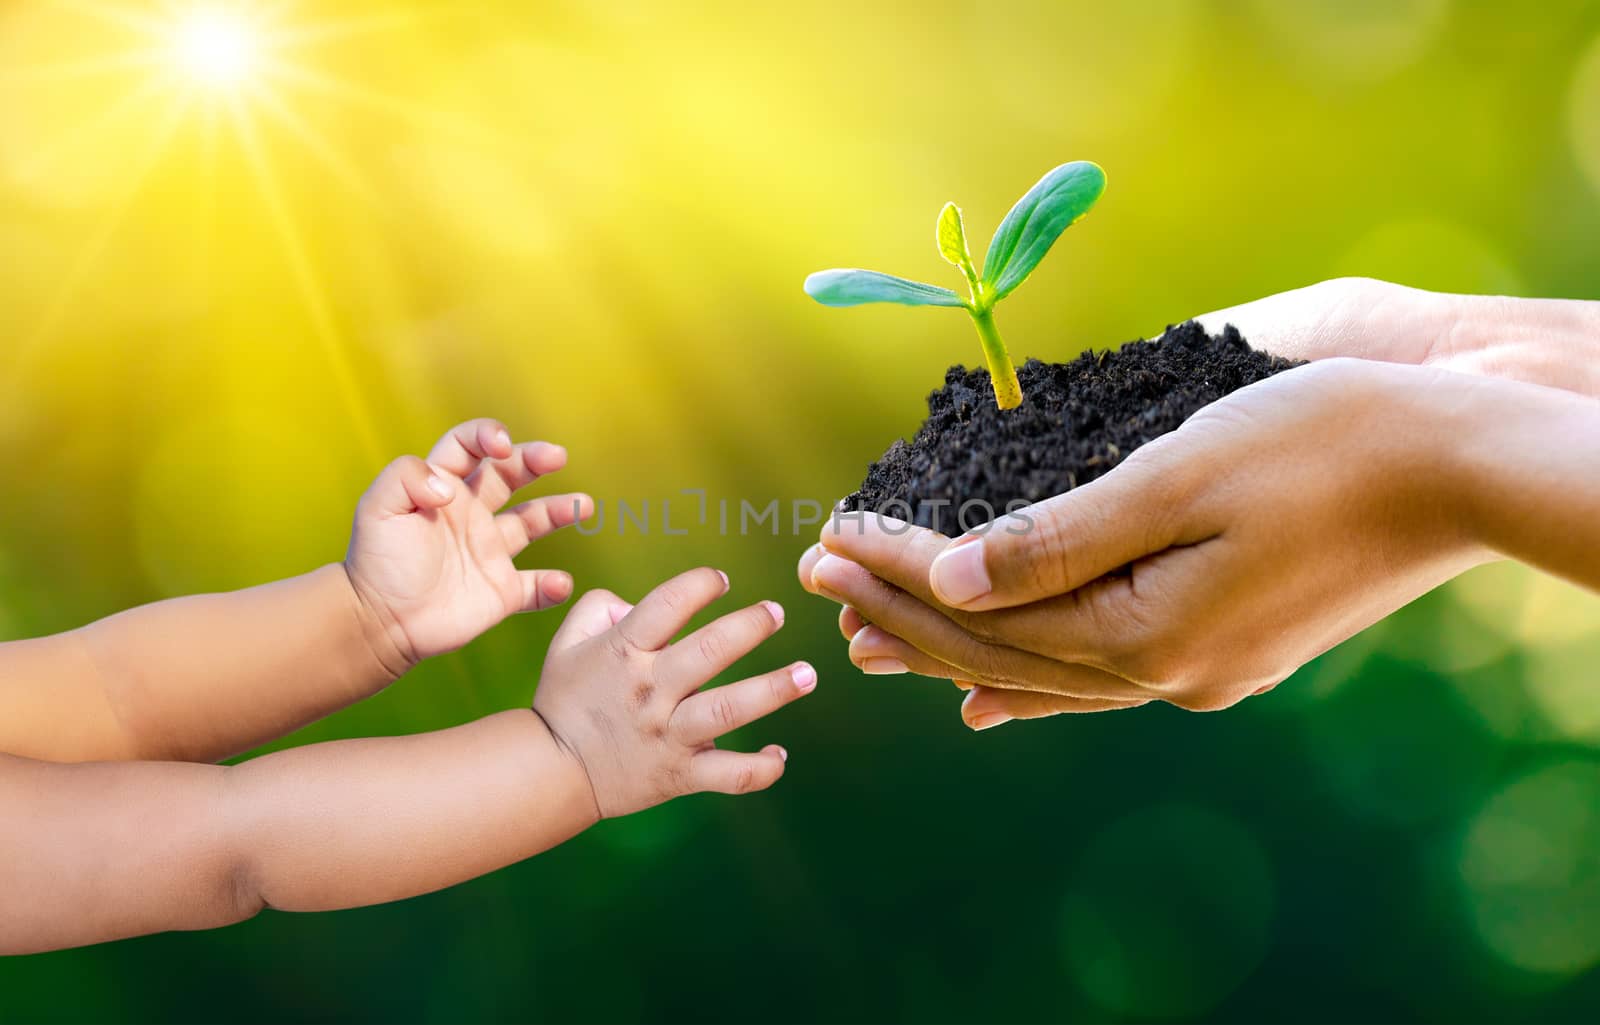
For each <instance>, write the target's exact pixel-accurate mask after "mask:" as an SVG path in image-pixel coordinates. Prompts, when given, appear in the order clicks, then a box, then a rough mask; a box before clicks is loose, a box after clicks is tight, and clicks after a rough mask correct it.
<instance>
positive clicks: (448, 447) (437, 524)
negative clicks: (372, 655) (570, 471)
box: [345, 419, 594, 676]
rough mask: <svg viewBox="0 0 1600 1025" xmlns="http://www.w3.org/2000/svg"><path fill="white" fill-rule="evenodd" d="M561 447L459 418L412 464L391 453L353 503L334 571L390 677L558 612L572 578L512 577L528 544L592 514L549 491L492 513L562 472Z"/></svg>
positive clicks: (574, 497) (534, 573)
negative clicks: (340, 567)
mask: <svg viewBox="0 0 1600 1025" xmlns="http://www.w3.org/2000/svg"><path fill="white" fill-rule="evenodd" d="M566 462H567V453H566V450H565V449H563V448H562V447H560V446H559V445H551V444H549V443H548V442H542V441H534V442H527V443H525V444H521V445H516V444H513V443H512V441H511V434H510V432H508V431H507V430H506V428H505V427H504V426H503V425H502V424H500V423H499V421H496V420H487V419H483V420H471V421H468V422H467V423H464V424H461V425H460V426H459V427H456V428H455V429H454V430H452V431H451V432H450V433H449V434H446V435H445V436H444V437H443V438H441V439H440V440H439V443H438V444H437V445H435V446H434V447H433V451H431V452H429V453H428V458H427V459H426V460H425V461H424V460H422V459H418V458H417V457H416V456H402V457H401V458H400V459H397V460H395V461H394V462H393V463H391V464H389V466H388V467H387V468H385V469H384V471H383V473H381V474H379V476H378V479H377V480H376V481H374V482H373V485H372V487H371V488H370V489H368V491H367V493H366V494H365V495H363V496H362V497H361V501H360V503H359V504H358V505H357V506H356V518H355V528H354V530H353V531H352V533H351V536H350V551H349V553H348V554H347V555H346V556H345V569H346V571H347V572H348V573H349V575H350V583H351V586H352V587H354V588H355V591H356V594H357V595H358V596H359V597H360V598H361V600H362V603H363V606H364V607H365V608H366V609H367V610H368V612H369V613H370V615H371V617H372V619H373V621H374V622H375V624H376V625H377V629H376V630H375V631H373V634H374V640H375V642H376V644H375V651H376V653H377V655H378V657H379V658H380V660H381V661H383V663H384V664H385V665H387V666H389V667H390V669H391V671H392V672H393V673H394V674H395V675H397V676H398V675H399V674H401V673H403V672H405V671H406V670H407V669H409V668H410V667H411V666H413V665H415V664H416V663H417V662H419V661H421V660H422V659H425V658H430V657H432V656H434V655H439V654H442V653H444V652H447V651H453V650H455V649H456V648H459V647H461V646H462V645H463V644H466V643H467V642H468V641H470V640H472V639H473V638H474V637H477V636H478V635H479V634H481V633H483V632H484V631H485V630H487V629H489V628H490V627H492V626H494V625H495V624H497V623H499V622H500V621H501V620H503V619H505V618H506V617H507V616H509V615H511V614H512V613H515V612H524V611H533V610H535V609H545V608H549V607H551V606H552V605H559V604H560V603H562V602H564V601H566V600H567V598H568V597H570V596H571V594H572V578H571V577H570V576H569V575H567V574H566V573H564V572H560V571H556V570H539V569H530V570H519V569H518V568H517V567H516V566H515V565H514V564H513V563H512V561H511V560H512V559H513V558H514V557H516V556H517V555H518V554H519V553H521V551H522V550H523V549H524V548H526V547H527V546H528V544H529V543H530V542H532V541H536V540H538V539H539V538H541V537H543V536H545V535H546V534H548V533H550V532H551V531H553V530H556V529H559V528H561V527H565V526H568V525H570V524H572V523H574V522H577V521H578V520H581V519H584V518H586V517H587V516H589V515H591V514H592V513H593V511H594V502H593V500H592V499H590V497H589V496H588V495H581V494H571V495H553V496H550V497H546V498H535V499H531V500H529V501H526V502H523V503H521V504H519V505H516V506H512V507H511V508H509V509H502V507H503V506H505V504H506V502H507V501H508V500H509V499H510V498H511V496H512V495H513V494H514V493H516V492H517V491H518V490H520V489H522V488H524V487H526V486H528V485H529V484H531V483H533V482H534V481H535V480H538V479H539V478H540V477H542V476H544V475H546V474H550V473H554V472H555V471H557V470H559V469H561V468H562V467H563V466H565V465H566Z"/></svg>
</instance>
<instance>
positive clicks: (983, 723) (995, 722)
mask: <svg viewBox="0 0 1600 1025" xmlns="http://www.w3.org/2000/svg"><path fill="white" fill-rule="evenodd" d="M1010 721H1011V717H1010V716H1009V715H1007V714H1005V713H1004V712H983V713H981V714H979V715H975V716H973V717H972V718H971V719H969V720H967V725H968V726H971V727H972V728H973V729H974V730H987V729H991V728H993V727H995V726H999V725H1000V724H1002V723H1008V722H1010Z"/></svg>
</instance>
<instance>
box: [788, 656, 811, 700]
mask: <svg viewBox="0 0 1600 1025" xmlns="http://www.w3.org/2000/svg"><path fill="white" fill-rule="evenodd" d="M789 678H790V679H792V680H793V681H794V686H795V689H796V690H798V691H799V692H800V693H802V694H810V693H811V692H812V691H814V690H816V689H817V671H816V670H815V669H813V668H811V667H810V666H809V665H807V664H806V663H804V662H801V663H800V664H799V665H797V666H795V667H794V668H793V669H791V670H789Z"/></svg>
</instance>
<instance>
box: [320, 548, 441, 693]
mask: <svg viewBox="0 0 1600 1025" xmlns="http://www.w3.org/2000/svg"><path fill="white" fill-rule="evenodd" d="M332 568H335V569H337V570H338V574H339V576H340V578H341V579H342V580H343V581H344V584H345V589H346V592H347V595H346V597H347V603H348V606H349V609H350V614H351V616H352V617H353V619H354V622H355V627H356V633H357V636H358V637H359V638H360V644H361V646H362V648H363V650H364V652H365V654H366V655H367V656H368V658H369V659H370V660H371V662H372V663H373V664H374V665H375V666H376V667H377V670H378V672H379V673H380V674H381V676H382V681H381V683H380V684H379V686H378V687H377V688H376V689H378V690H381V689H382V688H383V687H387V686H388V685H389V684H391V683H393V682H394V681H396V680H398V679H399V678H400V677H402V676H404V675H405V674H406V673H407V672H409V671H410V670H411V669H412V668H413V667H414V666H416V664H417V663H418V662H420V661H421V659H419V658H417V657H416V656H415V653H414V652H412V651H411V649H410V646H409V645H408V644H406V643H405V642H404V641H403V640H402V639H400V638H397V637H396V634H397V633H399V628H398V626H397V625H396V624H395V623H394V621H393V619H392V617H390V616H387V615H386V614H385V613H384V611H383V609H382V606H381V603H379V602H378V601H377V600H376V599H375V598H374V597H373V596H372V595H371V594H370V593H369V592H368V591H367V589H366V588H365V587H364V586H363V585H362V583H361V579H360V577H359V576H358V575H357V574H356V573H355V572H354V571H352V570H351V568H350V565H349V563H346V562H341V563H338V564H337V565H336V566H335V567H332Z"/></svg>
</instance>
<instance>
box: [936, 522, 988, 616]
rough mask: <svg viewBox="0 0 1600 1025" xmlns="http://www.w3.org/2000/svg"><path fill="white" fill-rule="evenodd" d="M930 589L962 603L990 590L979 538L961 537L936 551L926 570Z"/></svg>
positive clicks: (955, 602) (952, 601)
mask: <svg viewBox="0 0 1600 1025" xmlns="http://www.w3.org/2000/svg"><path fill="white" fill-rule="evenodd" d="M929 574H930V582H931V583H932V584H933V589H934V591H935V593H937V594H938V595H939V597H940V599H942V600H943V601H946V602H949V603H950V604H952V605H962V604H965V603H966V602H969V601H972V600H973V599H974V598H982V597H983V596H984V595H986V594H988V593H989V592H990V591H991V590H993V588H994V585H993V584H992V583H990V582H989V568H988V567H987V566H985V565H984V563H983V539H982V538H980V537H972V538H971V540H968V539H967V538H962V539H961V540H960V541H957V542H955V543H954V544H953V545H951V546H950V547H949V548H946V549H945V550H944V551H942V552H940V553H939V557H938V558H936V559H934V560H933V566H932V567H931V568H930V570H929Z"/></svg>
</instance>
